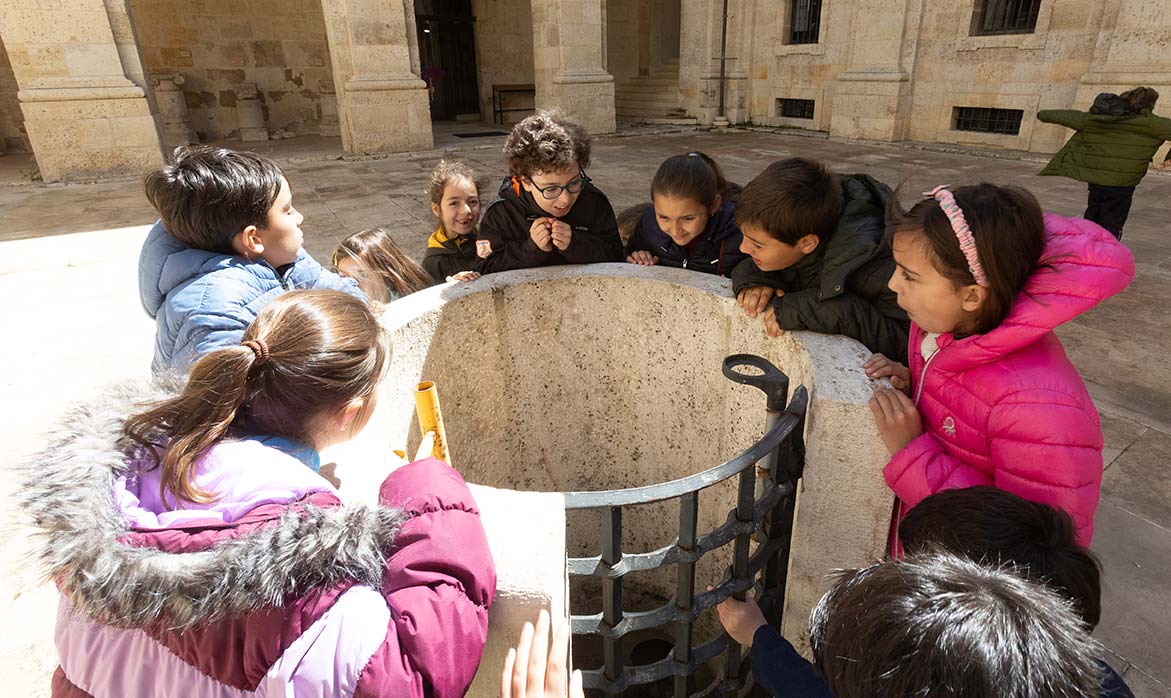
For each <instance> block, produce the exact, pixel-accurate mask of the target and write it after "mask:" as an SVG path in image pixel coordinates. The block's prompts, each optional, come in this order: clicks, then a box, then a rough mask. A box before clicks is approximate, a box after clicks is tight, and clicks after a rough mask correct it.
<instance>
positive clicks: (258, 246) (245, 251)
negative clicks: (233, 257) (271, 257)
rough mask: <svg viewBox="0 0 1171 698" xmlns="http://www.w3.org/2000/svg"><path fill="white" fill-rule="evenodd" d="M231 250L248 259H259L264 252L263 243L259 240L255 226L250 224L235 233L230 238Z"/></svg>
mask: <svg viewBox="0 0 1171 698" xmlns="http://www.w3.org/2000/svg"><path fill="white" fill-rule="evenodd" d="M232 251H233V252H235V253H236V254H238V255H240V256H241V257H244V258H246V259H248V260H249V261H251V260H255V259H259V258H260V255H262V254H264V243H263V242H261V240H260V233H259V231H258V230H257V228H256V226H254V225H250V226H248V227H247V228H245V229H243V230H241V231H240V232H238V233H236V236H235V237H233V238H232Z"/></svg>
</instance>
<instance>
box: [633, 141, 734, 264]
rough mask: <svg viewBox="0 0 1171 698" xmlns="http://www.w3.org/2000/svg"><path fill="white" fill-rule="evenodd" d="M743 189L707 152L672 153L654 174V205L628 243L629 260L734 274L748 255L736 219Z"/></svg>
mask: <svg viewBox="0 0 1171 698" xmlns="http://www.w3.org/2000/svg"><path fill="white" fill-rule="evenodd" d="M739 190H740V187H738V186H737V185H735V184H732V183H730V182H729V181H728V180H727V179H726V178H725V177H724V173H723V171H722V170H721V169H720V166H719V165H717V164H716V162H715V161H714V160H712V159H711V158H710V157H708V156H707V155H705V154H703V153H699V152H691V153H687V154H686V155H676V156H674V157H671V158H668V159H667V160H666V161H665V162H663V164H662V165H660V166H659V171H658V172H656V173H655V178H654V179H653V180H651V201H652V206H650V207H649V208H648V209H647V210H646V212H645V213H643V215H642V218H641V219H639V221H638V223H637V224H636V225H635V227H634V232H633V233H632V234H631V236H630V240H629V241H627V243H626V261H627V262H630V263H631V264H642V265H645V266H654V265H656V264H661V265H663V266H668V267H678V268H682V269H694V270H695V271H701V272H704V273H706V274H716V275H717V276H730V275H731V273H732V268H733V267H735V266H736V265H737V264H738V263H739V262H740V261H741V260H744V259H746V257H747V255H745V254H744V253H742V252H741V251H740V242H741V241H742V240H743V236H742V235H741V234H740V228H739V227H737V226H736V221H735V220H734V219H733V211H734V209H735V205H736V204H735V197H736V194H737V193H738V192H739Z"/></svg>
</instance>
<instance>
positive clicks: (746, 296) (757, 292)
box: [736, 286, 785, 317]
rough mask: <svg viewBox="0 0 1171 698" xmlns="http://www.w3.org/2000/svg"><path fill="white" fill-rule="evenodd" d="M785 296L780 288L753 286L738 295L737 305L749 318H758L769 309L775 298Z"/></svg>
mask: <svg viewBox="0 0 1171 698" xmlns="http://www.w3.org/2000/svg"><path fill="white" fill-rule="evenodd" d="M783 295H785V292H784V291H782V290H781V289H779V288H769V287H768V286H753V287H751V288H746V289H744V290H743V291H741V292H740V293H738V294H736V305H738V306H740V309H741V310H743V311H744V314H745V315H747V316H748V317H756V316H757V315H760V312H761V311H762V310H764V309H765V308H767V307H768V304H769V303H772V301H773V298H775V297H779V296H783Z"/></svg>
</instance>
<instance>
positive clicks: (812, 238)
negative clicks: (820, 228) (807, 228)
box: [797, 233, 821, 254]
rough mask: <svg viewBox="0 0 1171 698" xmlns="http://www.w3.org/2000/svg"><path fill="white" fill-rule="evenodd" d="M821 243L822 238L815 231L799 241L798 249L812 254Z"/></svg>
mask: <svg viewBox="0 0 1171 698" xmlns="http://www.w3.org/2000/svg"><path fill="white" fill-rule="evenodd" d="M820 244H821V238H819V237H817V236H816V235H814V234H813V233H809V234H808V235H806V236H805V237H803V238H801V239H800V240H798V241H797V249H798V250H801V254H810V253H812V252H813V251H814V250H816V249H817V246H818V245H820Z"/></svg>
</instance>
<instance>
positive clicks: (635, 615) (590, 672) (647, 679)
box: [573, 541, 788, 693]
mask: <svg viewBox="0 0 1171 698" xmlns="http://www.w3.org/2000/svg"><path fill="white" fill-rule="evenodd" d="M781 554H786V555H787V554H788V548H787V547H785V546H783V545H782V544H781V541H770V542H769V543H767V544H765V545H763V546H760V547H758V548H757V550H756V551H755V552H753V553H752V557H751V558H750V559H749V563H748V570H749V574H750V576H751V575H755V574H756V573H758V572H760V571H761V570H763V569H764V567H765V565H766V564H767V563H768V561H769V560H770V559H772V558H775V557H776V556H777V555H781ZM739 584H742V586H740V585H738V583H737V582H736V581H735V580H733V579H732V578H731V577H730V576H728V577H724V579H723V580H722V581H721V582H720V583H719V584H717V585H715V587H714V588H713V589H712V590H711V591H708V592H704V593H702V594H697V595H696V596H695V599H694V601H693V607H692V611H691V613H690V614H689V617H690V619H691V620H693V621H694V620H695V618H697V617H699V614H700V613H701V612H703V611H704V610H705V609H708V608H712V607H713V606H716V605H717V604H719V603H720V602H721V601H723V600H724V599H726V598H728V597H729V596H732V595H733V593H735V592H738V591H739V592H746V591H748V590H749V589H751V588H752V579H751V578H750V579H748V580H747V581H746V582H741V583H739ZM775 599H776V593H775V592H772V591H770V590H765V593H764V594H763V596H762V597H760V598H758V599H757V600H758V602H760V603H762V604H768V605H770V606H772V605H775ZM679 613H680V612H679V610H678V609H677V608H675V602H674V600H672V601H671V602H669V603H668V604H667V605H665V606H662V607H660V608H657V609H655V610H653V611H641V612H630V613H624V614H623V622H627V621H630V620H632V619H635V620H638V621H645V622H640V623H639V624H638V625H637V627H636V626H630V627H627V628H623V629H622V630H621V632H620V634H622V635H625V634H627V633H629V632H633V631H635V630H643V629H645V628H655V627H661V626H662V625H664V624H666V623H669V622H672V620H676V622H677V621H678V620H681V619H677V618H673V615H676V614H679ZM583 621H586V622H583ZM604 629H605V625H604V624H603V623H602V621H601V614H596V615H594V616H586V617H582V616H574V619H573V634H574V635H586V634H597V635H600V636H602V637H605V634H604V633H603V632H596V631H597V630H604ZM731 643H732V639H731V638H730V637H728V636H727V634H720V635H719V636H717V637H715V638H713V639H712V640H709V641H708V642H706V643H704V644H703V645H700V646H698V647H692V649H691V661H690V662H688V663H687V665H685V666H684V665H680V664H679V663H678V662H677V661H676V660H675V657H674V655H673V654H671V655H668V656H667V657H665V658H663V659H661V660H659V661H657V662H654V663H652V664H648V665H645V666H634V667H632V666H624V667H623V669H622V671H623V674H622V676H621V678H619V679H618V680H616V681H612V680H609V679H606V678H605V676H604V672H603V671H602V670H601V669H587V670H584V671H582V677H583V680H584V681H583V682H584V685H585V687H586V688H590V689H594V688H597V689H602V690H605V691H606V692H607V693H619V692H620V691H621V690H622V689H624V688H626V687H628V686H635V685H643V684H647V683H652V682H655V681H660V680H662V679H665V678H667V677H669V676H675V675H678V674H684V675H686V676H691V675H692V674H693V673H694V672H695V669H696V667H698V666H699V665H701V664H704V663H706V662H708V661H710V660H711V659H713V658H715V657H717V656H719V655H720V654H723V653H726V651H727V649H728V645H729V644H731ZM700 647H707V648H708V649H707V650H706V651H705V652H701V651H700V649H699V648H700ZM741 663H743V660H741ZM742 675H743V674H742Z"/></svg>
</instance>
